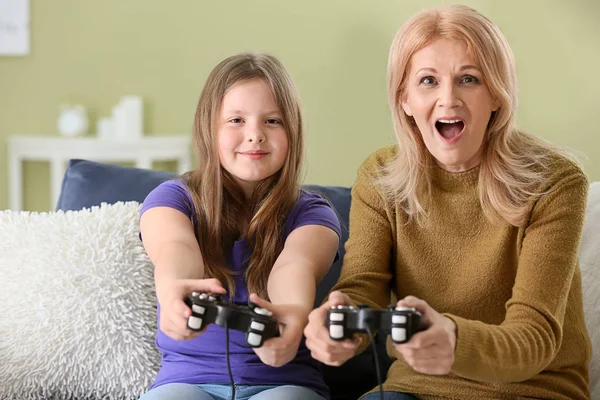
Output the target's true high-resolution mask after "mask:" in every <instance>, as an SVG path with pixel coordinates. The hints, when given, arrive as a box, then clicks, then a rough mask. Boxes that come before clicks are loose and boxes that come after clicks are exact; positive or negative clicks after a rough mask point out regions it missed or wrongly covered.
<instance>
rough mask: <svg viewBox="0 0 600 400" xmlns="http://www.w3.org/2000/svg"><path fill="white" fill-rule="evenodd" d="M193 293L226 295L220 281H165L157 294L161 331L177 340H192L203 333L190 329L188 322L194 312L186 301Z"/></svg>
mask: <svg viewBox="0 0 600 400" xmlns="http://www.w3.org/2000/svg"><path fill="white" fill-rule="evenodd" d="M192 292H199V293H216V294H225V293H226V291H225V289H223V286H221V282H219V280H218V279H173V280H170V281H163V282H162V284H161V293H160V295H159V294H158V293H157V296H158V302H159V304H160V323H159V327H160V330H161V331H163V332H164V333H165V335H167V336H169V337H170V338H172V339H175V340H188V339H192V338H194V337H196V336H198V335H199V334H201V333H202V332H196V331H192V330H190V329H188V327H187V320H188V318H189V317H190V316H191V315H192V310H190V308H189V307H188V306H187V304H185V302H184V299H185V298H186V297H187V296H188V295H189V294H191V293H192Z"/></svg>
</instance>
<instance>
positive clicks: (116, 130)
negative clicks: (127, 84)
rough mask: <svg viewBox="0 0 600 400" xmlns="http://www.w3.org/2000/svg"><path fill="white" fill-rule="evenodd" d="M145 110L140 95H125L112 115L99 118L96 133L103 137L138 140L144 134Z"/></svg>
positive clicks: (113, 109) (114, 108)
mask: <svg viewBox="0 0 600 400" xmlns="http://www.w3.org/2000/svg"><path fill="white" fill-rule="evenodd" d="M143 120H144V110H143V102H142V98H141V97H140V96H123V97H121V100H120V101H119V104H117V105H116V106H114V107H113V108H112V116H111V117H103V118H100V119H99V120H98V123H97V126H96V133H97V135H98V137H99V138H101V139H108V140H137V139H140V138H141V137H142V136H143V135H144V126H143V125H144V123H143Z"/></svg>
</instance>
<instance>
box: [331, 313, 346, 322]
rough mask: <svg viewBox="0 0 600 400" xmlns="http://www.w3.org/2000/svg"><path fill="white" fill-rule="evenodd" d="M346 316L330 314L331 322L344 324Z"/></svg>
mask: <svg viewBox="0 0 600 400" xmlns="http://www.w3.org/2000/svg"><path fill="white" fill-rule="evenodd" d="M344 317H345V316H344V314H342V313H337V312H336V313H331V314H329V320H330V321H336V322H342V321H344Z"/></svg>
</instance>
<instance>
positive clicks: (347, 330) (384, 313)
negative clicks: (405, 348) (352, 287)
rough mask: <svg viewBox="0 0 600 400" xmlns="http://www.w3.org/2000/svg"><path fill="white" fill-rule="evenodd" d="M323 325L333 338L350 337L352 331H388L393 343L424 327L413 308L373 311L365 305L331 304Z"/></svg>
mask: <svg viewBox="0 0 600 400" xmlns="http://www.w3.org/2000/svg"><path fill="white" fill-rule="evenodd" d="M325 324H326V326H327V329H328V330H329V337H330V338H331V339H332V340H336V341H341V340H344V339H350V338H352V336H353V335H354V334H355V333H358V332H361V333H366V332H368V331H369V330H370V331H371V332H373V333H375V332H377V331H379V332H381V333H384V334H390V335H391V336H392V341H393V342H394V343H396V344H402V343H406V342H408V341H409V340H410V338H411V337H412V335H414V334H415V333H417V332H421V331H424V330H425V329H427V326H426V325H425V323H424V321H422V319H421V313H420V312H418V311H417V310H416V309H415V308H412V307H395V306H389V307H388V308H387V309H386V310H373V309H370V308H368V306H366V305H360V306H359V307H358V308H356V307H353V306H334V307H331V309H329V311H328V313H327V320H326V321H325Z"/></svg>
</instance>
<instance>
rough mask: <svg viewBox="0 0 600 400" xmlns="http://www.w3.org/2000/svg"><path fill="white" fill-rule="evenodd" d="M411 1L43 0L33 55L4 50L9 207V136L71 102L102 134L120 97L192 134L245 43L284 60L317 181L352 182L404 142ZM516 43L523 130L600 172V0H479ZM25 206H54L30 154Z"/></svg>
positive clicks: (1, 121)
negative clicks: (373, 159) (401, 54)
mask: <svg viewBox="0 0 600 400" xmlns="http://www.w3.org/2000/svg"><path fill="white" fill-rule="evenodd" d="M451 3H454V2H451V1H442V0H438V1H433V0H431V1H405V0H360V1H359V0H303V1H293V2H292V1H283V0H271V1H267V0H254V1H248V0H245V1H237V0H229V1H199V0H174V1H164V0H102V1H86V0H83V1H82V0H52V1H48V0H31V37H32V42H31V54H30V55H29V56H27V57H0V209H4V208H7V207H8V194H7V167H6V165H7V163H6V151H7V146H6V139H7V137H8V136H9V135H11V134H16V133H19V134H31V135H34V134H42V135H48V136H53V135H57V132H56V120H57V116H58V109H59V106H60V104H62V103H69V102H74V103H81V104H83V105H85V106H86V107H87V108H88V112H89V116H90V122H91V124H90V125H91V132H92V133H93V132H94V130H95V122H96V120H97V117H98V116H107V115H109V113H110V108H111V107H112V106H113V105H115V104H116V103H117V102H118V99H119V97H120V96H121V95H124V94H139V95H141V96H143V98H144V101H145V131H146V132H147V134H148V135H160V134H164V133H188V132H190V129H191V126H192V119H193V113H194V110H195V106H196V101H197V98H198V95H199V93H200V90H201V88H202V85H203V82H204V80H205V78H206V76H207V75H208V73H209V71H210V70H211V68H212V67H213V66H214V65H215V64H216V63H217V62H218V61H220V60H221V59H223V58H225V57H227V56H229V55H231V54H233V53H236V52H240V51H265V52H269V53H272V54H274V55H276V56H277V57H279V58H280V59H281V60H282V61H283V63H284V64H285V65H286V66H287V68H288V69H289V71H290V73H291V74H292V76H293V78H294V80H295V81H296V83H297V85H298V87H299V91H300V95H301V99H302V102H303V106H304V110H305V115H306V119H307V127H308V138H307V142H308V146H307V160H306V171H307V173H306V179H305V182H307V183H317V184H331V185H350V184H351V183H352V182H353V180H354V177H355V173H356V169H357V167H358V166H359V164H360V163H361V161H362V160H363V159H364V158H365V157H366V156H367V155H368V154H370V153H371V152H373V151H374V150H376V149H377V148H379V147H381V146H384V145H387V144H389V143H392V142H393V132H392V129H391V123H390V118H389V113H388V110H387V103H386V89H385V74H386V72H385V71H386V63H387V56H388V49H389V45H390V43H391V40H392V38H393V36H394V34H395V32H396V30H397V29H398V27H399V26H400V25H401V24H402V22H403V21H404V20H405V19H406V18H407V17H409V16H410V15H412V14H413V13H415V12H416V11H418V10H419V9H421V8H422V7H427V6H441V5H448V4H451ZM465 3H466V4H468V5H471V6H473V7H475V8H477V9H478V10H480V11H481V12H483V13H484V14H486V15H487V16H488V17H489V18H490V19H492V20H493V21H494V22H495V23H497V24H498V25H499V26H500V28H501V29H502V30H503V32H504V33H505V35H506V36H507V38H508V40H509V42H510V43H511V45H512V47H513V50H514V52H515V56H516V60H517V65H518V73H519V79H520V99H521V103H520V104H521V105H520V110H519V115H518V119H519V124H520V126H521V127H522V128H524V129H527V130H529V131H531V132H534V133H536V134H538V135H540V136H541V137H543V138H545V139H547V140H550V141H552V142H554V143H556V144H559V145H566V146H569V147H571V148H573V149H575V150H577V151H580V152H581V153H582V156H585V158H584V159H583V163H584V168H585V171H586V172H587V173H588V175H589V176H590V179H591V180H595V181H599V180H600V138H599V135H598V130H597V129H596V126H597V118H598V117H599V115H600V79H599V78H598V76H599V73H600V24H599V23H598V21H600V1H597V0H503V1H497V0H487V1H485V0H480V1H474V0H473V1H466V2H465ZM24 177H25V181H26V185H25V190H24V192H25V203H24V204H25V209H27V210H48V209H49V208H50V201H49V193H48V192H49V183H48V181H49V170H48V168H47V165H45V164H44V163H37V162H27V163H26V165H25V170H24Z"/></svg>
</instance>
